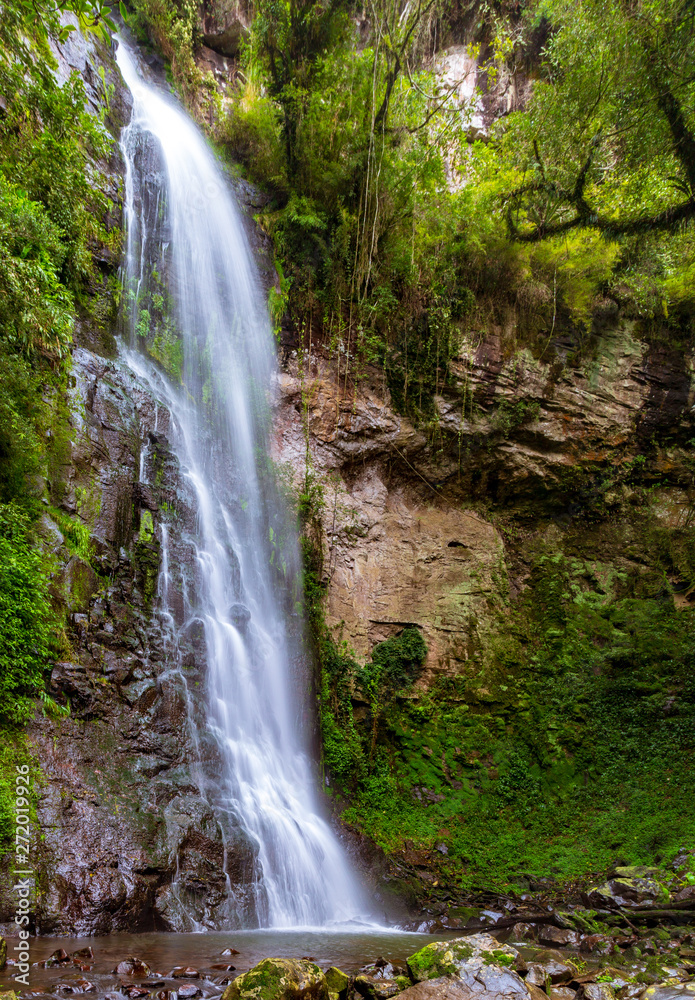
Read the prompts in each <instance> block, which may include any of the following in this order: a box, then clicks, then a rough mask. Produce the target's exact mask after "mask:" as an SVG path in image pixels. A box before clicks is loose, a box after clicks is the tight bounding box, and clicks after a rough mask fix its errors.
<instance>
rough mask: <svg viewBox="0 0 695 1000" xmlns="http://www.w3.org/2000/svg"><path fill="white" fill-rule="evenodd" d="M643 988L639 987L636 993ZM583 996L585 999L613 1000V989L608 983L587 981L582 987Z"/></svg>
mask: <svg viewBox="0 0 695 1000" xmlns="http://www.w3.org/2000/svg"><path fill="white" fill-rule="evenodd" d="M643 989H644V987H643V986H640V987H639V990H638V994H639V993H641V992H642V990H643ZM584 997H585V998H586V1000H615V994H614V992H613V989H612V988H611V987H610V986H609V985H608V983H587V985H586V986H585V987H584Z"/></svg>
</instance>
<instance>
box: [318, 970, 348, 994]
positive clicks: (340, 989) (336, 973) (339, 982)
mask: <svg viewBox="0 0 695 1000" xmlns="http://www.w3.org/2000/svg"><path fill="white" fill-rule="evenodd" d="M324 975H325V977H326V985H327V986H328V992H329V994H330V996H331V1000H346V997H347V995H348V989H349V987H350V977H349V976H347V975H346V974H345V973H344V972H342V971H341V970H340V969H336V967H335V966H334V965H332V966H331V968H330V969H326V971H325V973H324Z"/></svg>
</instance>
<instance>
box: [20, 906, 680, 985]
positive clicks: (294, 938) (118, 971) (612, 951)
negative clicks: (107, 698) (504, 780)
mask: <svg viewBox="0 0 695 1000" xmlns="http://www.w3.org/2000/svg"><path fill="white" fill-rule="evenodd" d="M589 912H590V911H584V915H583V916H582V918H581V919H585V920H588V919H590V918H589V917H587V916H586V914H588V913H589ZM615 930H617V929H614V931H613V932H608V933H604V934H594V935H586V934H584V935H581V934H579V933H577V932H576V931H573V930H570V929H565V930H563V929H561V928H557V927H555V926H553V925H545V926H544V925H539V924H531V923H527V922H524V921H519V922H517V923H516V924H515V925H514V926H512V927H511V928H504V929H501V930H497V931H493V933H490V934H488V933H475V934H469V935H466V936H461V934H460V932H459V934H458V936H450V937H448V938H447V937H439V936H438V937H437V939H436V940H432V938H431V937H430V938H429V939H428V938H427V937H425V936H424V935H422V934H413V933H411V934H406V933H402V932H391V933H389V932H384V931H381V932H379V931H374V932H372V933H371V934H370V933H365V932H359V931H353V932H352V933H347V932H333V933H331V932H320V931H311V930H307V931H292V932H275V931H267V932H263V931H256V932H237V933H236V934H234V935H230V934H227V935H222V934H212V935H206V936H205V937H201V936H199V935H197V936H196V935H155V934H152V935H139V936H135V935H111V936H109V937H107V938H102V939H99V940H98V941H92V943H91V944H85V943H84V941H81V940H79V939H72V941H71V940H70V939H65V940H63V941H61V943H60V944H59V946H58V947H55V945H56V944H57V941H56V940H55V939H53V941H49V940H48V939H43V940H36V941H35V942H33V944H32V951H33V952H34V953H35V955H37V956H39V955H40V956H43V955H44V954H45V957H39V958H38V960H37V961H35V962H34V963H33V964H32V968H31V973H30V983H31V985H30V987H29V988H28V989H22V991H21V992H19V991H18V995H19V996H21V997H27V998H28V997H34V998H44V997H45V998H46V1000H49V998H55V997H60V996H68V995H72V994H81V993H85V994H91V995H93V996H94V998H95V1000H97V998H104V1000H122V998H124V997H128V998H131V1000H216V998H218V997H221V998H222V1000H251V998H254V1000H359V998H365V1000H387V998H390V997H394V996H397V995H398V996H402V997H403V1000H440V998H442V1000H443V998H461V1000H463V998H468V997H474V996H480V997H481V998H483V997H484V998H486V1000H493V998H502V997H505V998H509V1000H638V998H639V1000H681V998H682V1000H686V998H687V997H691V996H693V995H694V994H695V947H693V946H694V945H695V934H693V933H692V932H691V931H689V930H688V929H687V928H684V927H671V928H670V929H668V930H667V929H666V928H664V927H660V926H657V927H651V928H645V929H644V932H643V933H640V932H639V931H635V932H634V933H624V932H623V931H619V933H615ZM227 939H228V940H229V941H230V942H231V941H232V940H233V941H234V942H235V944H232V943H228V944H227V945H226V946H225V947H223V948H220V947H219V945H220V944H222V943H224V940H227ZM425 942H427V943H425ZM235 945H236V946H235ZM264 947H265V949H267V950H268V951H273V952H274V953H275V954H276V957H273V958H262V957H260V956H261V955H262V954H263V949H264ZM49 948H51V949H52V950H51V951H49ZM119 949H120V950H122V954H120V955H119V954H118V952H119ZM128 951H131V952H133V953H132V954H128ZM302 951H304V952H305V954H303V955H302ZM307 952H308V953H307ZM375 952H378V954H375ZM10 954H11V951H10ZM175 957H177V958H178V962H176V960H175ZM196 957H197V961H196ZM259 957H260V960H259ZM366 958H367V959H368V960H367V961H365V959H366ZM338 963H340V967H339V966H338ZM13 970H14V964H13V961H12V959H11V958H10V959H8V961H7V967H6V968H5V970H4V973H3V975H2V981H3V982H4V984H5V985H4V987H3V989H5V990H9V989H12V987H13V986H16V983H15V982H14V980H13ZM2 995H3V996H4V997H6V998H7V1000H9V995H8V993H4V994H2Z"/></svg>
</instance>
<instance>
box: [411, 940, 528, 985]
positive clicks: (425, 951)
mask: <svg viewBox="0 0 695 1000" xmlns="http://www.w3.org/2000/svg"><path fill="white" fill-rule="evenodd" d="M517 954H518V952H517V951H516V950H515V949H514V948H510V947H509V945H506V944H500V942H499V941H497V940H496V939H495V938H493V937H492V936H491V935H490V934H471V935H470V936H469V937H463V938H454V939H453V940H452V941H435V942H433V944H428V945H426V946H425V947H424V948H422V949H421V950H420V951H418V952H416V953H415V954H414V955H411V956H410V958H409V959H408V971H409V972H410V975H411V976H412V978H413V980H414V981H415V982H416V983H422V982H424V981H425V980H426V979H439V978H440V977H441V976H449V975H454V976H460V975H461V971H462V969H463V968H464V967H465V966H466V965H476V964H477V965H483V964H491V965H509V964H510V962H513V961H514V959H515V958H516V957H517Z"/></svg>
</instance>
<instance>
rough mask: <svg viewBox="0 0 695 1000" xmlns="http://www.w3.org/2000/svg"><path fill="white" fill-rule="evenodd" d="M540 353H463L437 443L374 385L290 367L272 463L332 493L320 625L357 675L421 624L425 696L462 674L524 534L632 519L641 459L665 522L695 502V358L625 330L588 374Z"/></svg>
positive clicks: (515, 580)
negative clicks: (608, 518)
mask: <svg viewBox="0 0 695 1000" xmlns="http://www.w3.org/2000/svg"><path fill="white" fill-rule="evenodd" d="M548 348H549V349H548V351H547V352H545V353H546V354H547V355H548V356H549V357H551V358H552V360H551V361H544V360H543V359H542V358H541V359H537V358H534V357H533V355H532V354H531V352H530V351H528V350H526V349H523V348H521V347H520V346H519V345H518V344H517V342H516V339H515V337H514V335H513V331H510V330H507V331H505V330H502V329H498V330H495V331H491V332H490V333H488V334H486V335H476V336H475V338H473V337H470V336H469V337H466V338H464V340H463V344H462V348H461V350H460V353H459V356H458V357H456V358H454V359H453V361H452V364H451V379H450V381H449V384H448V385H447V386H446V387H445V388H444V389H443V391H442V393H441V395H440V396H438V397H436V399H435V406H436V414H435V418H434V419H433V420H432V421H431V423H430V425H429V426H428V427H427V428H423V427H419V428H418V427H416V426H414V425H413V424H412V423H411V421H410V420H408V419H407V418H406V417H404V416H402V415H400V414H399V413H397V412H396V410H395V408H394V407H393V406H392V405H391V394H390V392H389V389H388V385H387V384H386V380H385V378H384V377H383V374H382V373H380V372H378V371H376V370H374V371H372V372H371V373H368V375H367V377H366V378H364V379H363V380H362V381H360V382H358V383H357V384H355V383H353V382H352V381H349V382H348V384H347V385H346V382H345V379H344V377H343V376H340V377H338V372H337V369H336V365H335V361H334V360H332V359H330V358H329V357H328V356H327V355H326V354H322V353H320V352H319V353H315V354H313V355H312V357H311V360H310V362H308V361H307V360H306V358H305V359H304V360H303V362H302V361H301V360H300V358H298V357H297V355H296V353H295V354H291V353H288V355H287V357H286V364H285V366H284V368H283V370H282V372H281V373H280V375H279V377H278V386H277V419H276V434H275V453H276V457H277V458H278V460H279V461H281V462H283V461H284V462H289V463H291V465H292V467H293V468H294V470H295V472H296V474H297V475H298V476H301V475H303V474H304V470H305V468H306V462H307V455H308V456H309V458H308V461H309V463H310V466H311V468H312V469H313V470H314V471H315V472H316V474H317V475H318V477H319V478H321V479H323V480H324V481H325V484H326V485H325V497H324V501H325V509H324V512H323V517H322V523H323V541H322V544H323V551H324V583H325V584H326V587H327V598H326V602H327V620H328V623H329V625H330V626H331V627H332V629H333V631H334V633H335V635H336V636H338V635H340V636H342V638H344V639H347V640H348V641H349V643H350V645H352V647H353V648H354V650H355V652H356V653H357V654H358V656H359V657H360V658H365V657H367V656H368V655H369V653H370V652H371V649H372V648H373V647H374V645H375V644H376V643H377V642H380V641H382V640H383V639H385V638H388V637H389V636H391V635H393V634H395V633H396V632H397V631H398V630H400V629H401V628H402V627H403V625H405V624H415V625H418V626H419V627H420V628H421V629H422V633H423V635H424V637H425V639H426V641H427V643H428V646H429V655H428V659H427V663H426V670H425V673H424V675H423V678H422V679H421V681H420V682H419V683H420V685H421V686H428V685H429V684H431V682H432V681H433V680H434V679H435V678H436V677H438V676H441V675H446V674H453V675H455V674H456V673H458V672H460V671H461V670H462V669H464V667H465V664H466V662H467V661H468V660H469V659H470V658H471V657H473V658H475V657H476V656H477V655H479V653H478V651H479V649H480V646H481V641H482V640H483V638H484V635H485V632H486V630H487V629H488V628H489V627H490V623H491V621H492V620H493V619H494V617H495V615H496V614H497V612H498V611H499V609H500V607H501V606H503V605H504V604H505V602H507V601H509V600H510V599H513V598H514V597H515V596H516V595H518V593H519V592H520V589H521V588H523V587H524V586H525V567H524V566H523V563H521V562H519V560H518V559H517V557H516V553H517V549H518V545H517V544H516V543H515V538H514V534H515V532H516V534H517V535H519V534H523V535H524V536H529V535H532V534H533V533H534V532H541V533H542V532H547V531H549V530H550V531H551V532H552V531H553V530H555V531H558V532H559V533H560V534H562V533H563V532H564V531H565V530H566V528H567V527H568V526H569V524H570V523H571V521H572V519H573V517H574V516H575V514H577V513H578V512H579V511H580V510H582V509H583V508H585V507H586V506H587V504H590V503H591V501H592V496H593V495H594V494H596V495H599V494H600V497H601V502H602V504H603V505H604V507H605V508H606V513H609V512H610V508H611V506H612V507H613V508H614V509H617V508H619V507H620V506H621V504H625V503H627V504H628V505H629V503H630V488H629V487H628V486H627V485H625V484H624V483H622V482H621V478H622V477H621V472H622V471H624V470H629V469H630V467H631V463H633V462H634V461H635V460H636V459H637V460H638V461H640V462H645V463H646V464H647V466H648V468H649V469H650V476H651V479H652V481H654V482H656V481H658V485H657V486H655V490H656V491H657V492H658V493H659V496H660V498H661V499H660V503H661V505H662V506H663V507H664V509H665V508H668V507H669V504H670V505H671V506H673V504H674V503H676V504H677V503H678V500H679V498H680V499H681V500H682V499H683V496H684V494H683V491H686V492H687V490H688V489H690V488H691V472H690V471H689V469H688V467H687V449H688V444H687V442H688V441H689V440H690V439H691V438H692V436H693V428H694V426H695V410H694V409H693V404H694V403H695V393H694V390H693V382H692V372H693V355H692V349H689V348H688V349H684V348H682V347H681V348H678V349H676V348H675V347H670V346H669V345H668V343H666V342H661V343H657V344H654V343H647V342H645V341H642V340H640V339H639V338H638V335H637V334H636V332H635V324H634V323H633V322H632V321H627V320H625V321H621V320H618V319H616V321H615V323H614V324H613V325H612V326H611V327H609V328H608V329H607V330H605V331H604V332H603V333H602V334H601V336H600V338H599V339H598V341H597V342H596V343H595V345H594V347H593V349H592V352H591V354H590V355H589V356H588V357H585V358H584V359H583V360H582V361H581V362H579V363H577V362H573V361H572V353H571V344H568V343H566V342H565V343H563V340H562V338H559V339H558V340H557V341H556V342H555V343H553V344H549V345H548ZM343 368H344V366H343ZM307 445H308V450H307ZM645 456H648V459H647V458H646V457H645ZM607 477H608V479H610V478H611V477H613V479H614V480H615V481H614V483H613V485H612V486H610V488H607V487H606V486H605V480H606V478H607ZM657 506H658V505H657ZM507 516H508V517H509V518H511V519H516V521H517V525H516V528H515V529H514V530H510V531H506V532H505V518H506V517H507ZM507 527H508V528H509V527H511V526H510V525H507Z"/></svg>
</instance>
